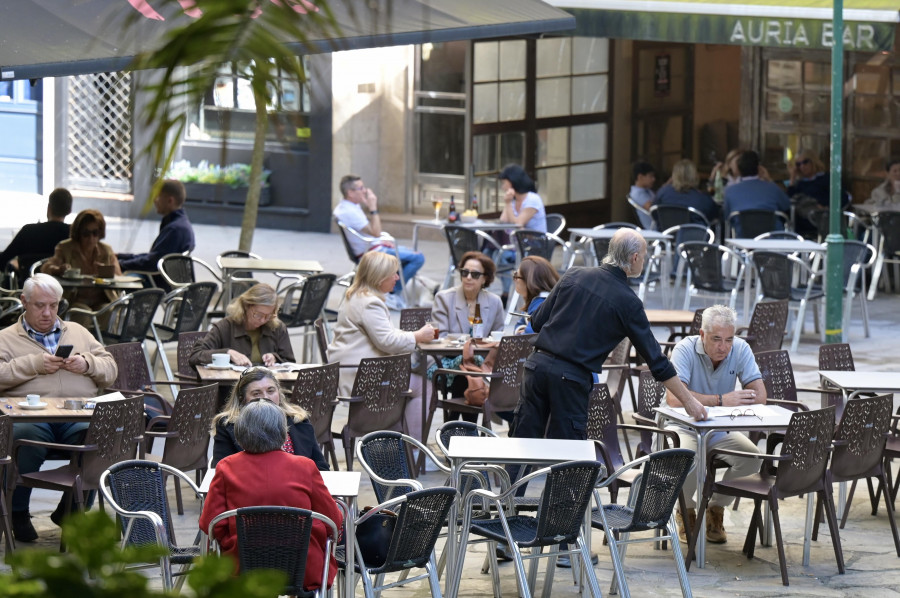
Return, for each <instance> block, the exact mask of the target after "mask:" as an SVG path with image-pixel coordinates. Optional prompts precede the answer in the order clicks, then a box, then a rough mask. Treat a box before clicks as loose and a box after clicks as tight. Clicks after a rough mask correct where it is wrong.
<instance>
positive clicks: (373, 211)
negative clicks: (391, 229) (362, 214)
mask: <svg viewBox="0 0 900 598" xmlns="http://www.w3.org/2000/svg"><path fill="white" fill-rule="evenodd" d="M369 214H370V215H372V216H375V215H377V214H378V210H369Z"/></svg>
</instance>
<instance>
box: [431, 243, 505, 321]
mask: <svg viewBox="0 0 900 598" xmlns="http://www.w3.org/2000/svg"><path fill="white" fill-rule="evenodd" d="M456 271H457V272H459V279H460V282H459V285H457V286H455V287H453V288H450V289H446V290H444V291H441V292H439V293H438V294H437V295H435V296H434V305H433V306H432V308H431V319H432V320H433V321H434V323H435V324H437V326H438V330H440V335H441V336H446V335H447V334H448V333H456V334H469V333H470V331H471V327H472V324H471V322H472V320H473V319H474V318H475V305H476V304H477V305H480V306H481V319H482V321H483V322H484V334H485V336H488V335H489V334H490V333H491V332H493V331H495V330H503V320H504V317H505V316H506V314H505V313H504V311H503V302H502V301H501V300H500V297H498V296H497V295H495V294H494V293H491V292H490V291H488V290H487V287H489V286H491V283H492V282H494V275H495V274H496V272H497V267H496V266H495V265H494V261H493V260H492V259H491V258H489V257H488V256H486V255H484V254H483V253H481V252H480V251H468V252H466V253H465V254H463V256H462V259H461V260H459V265H458V268H457V270H456Z"/></svg>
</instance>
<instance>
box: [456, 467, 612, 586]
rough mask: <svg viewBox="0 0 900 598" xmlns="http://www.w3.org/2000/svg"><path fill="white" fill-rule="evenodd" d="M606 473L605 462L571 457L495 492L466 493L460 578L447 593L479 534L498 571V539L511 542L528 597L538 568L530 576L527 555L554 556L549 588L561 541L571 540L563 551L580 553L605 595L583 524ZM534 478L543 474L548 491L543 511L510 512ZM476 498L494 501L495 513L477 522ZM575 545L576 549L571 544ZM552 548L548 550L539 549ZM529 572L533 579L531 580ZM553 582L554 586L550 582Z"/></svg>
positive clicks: (591, 583)
mask: <svg viewBox="0 0 900 598" xmlns="http://www.w3.org/2000/svg"><path fill="white" fill-rule="evenodd" d="M603 473H604V467H603V465H602V464H601V463H599V462H598V461H569V462H567V463H560V464H558V465H553V466H552V467H547V468H544V469H541V470H538V471H536V472H534V473H532V474H530V475H527V476H525V477H523V478H522V479H520V480H519V481H518V482H516V483H515V484H513V485H512V486H511V487H510V488H509V489H508V490H506V491H505V492H502V493H500V494H496V493H493V492H490V491H487V490H473V491H472V492H470V493H469V495H468V496H467V497H466V502H465V508H464V509H463V512H464V513H465V518H464V520H463V528H462V535H461V537H460V544H459V545H460V551H459V562H458V563H457V570H456V577H455V579H453V580H452V581H451V583H452V585H451V589H450V591H448V593H447V594H448V595H450V596H453V595H455V594H454V591H455V590H457V589H458V588H459V577H460V575H461V573H462V569H463V564H464V562H465V556H466V552H467V551H466V549H465V548H466V545H467V543H468V540H469V534H470V533H471V534H474V535H476V536H480V537H482V538H485V539H487V540H488V541H489V542H490V548H489V549H488V555H489V556H490V557H491V561H492V563H491V565H492V566H491V570H492V571H494V572H496V571H497V566H496V565H497V563H496V554H495V549H496V543H497V542H503V543H506V544H507V545H508V546H509V547H510V551H511V552H512V553H513V561H514V562H515V567H516V578H517V581H518V585H519V593H520V595H521V596H523V597H525V598H530V597H531V596H532V589H533V587H534V581H535V580H534V577H535V575H536V573H537V571H536V568H532V569H531V573H532V575H531V576H528V575H526V573H525V565H524V563H523V559H527V560H532V559H538V558H548V557H549V558H550V563H549V564H548V572H547V575H546V576H545V579H544V584H545V587H552V585H553V571H554V569H555V567H554V565H555V561H556V557H557V556H558V555H559V554H560V550H559V545H560V544H567V545H568V548H567V549H566V550H565V551H564V552H562V554H570V555H576V556H577V557H578V558H580V559H581V566H582V567H583V571H584V573H585V575H586V577H587V580H588V585H589V586H590V588H591V593H592V594H593V596H595V598H600V586H599V584H598V583H597V577H596V575H595V573H594V567H593V566H592V564H591V555H590V553H589V551H588V546H587V543H586V541H585V539H584V534H583V530H582V523H584V516H585V512H586V511H587V509H588V508H590V504H591V496H592V493H593V489H594V486H595V485H596V483H597V479H598V478H599V477H600V476H601V475H602V474H603ZM535 478H544V485H543V490H542V492H541V497H540V501H539V506H538V511H537V514H536V515H535V516H531V515H507V513H506V512H505V511H504V504H505V503H506V502H507V501H508V499H509V498H510V497H512V496H514V495H515V494H516V492H517V491H518V489H519V488H520V487H521V486H523V485H527V484H528V483H529V482H531V481H533V480H534V479H535ZM476 500H487V501H490V502H491V503H492V504H493V505H494V507H495V509H496V513H497V515H496V517H492V518H490V519H482V520H478V521H475V520H473V518H472V511H473V509H472V507H473V504H474V501H476ZM573 544H575V545H576V548H574V549H573V548H571V545H573ZM544 547H549V548H550V551H549V552H547V553H545V552H543V551H541V550H540V549H542V548H544ZM523 548H531V549H532V551H531V554H528V555H525V556H523V555H522V549H523ZM529 577H530V579H529ZM493 581H494V594H495V595H499V575H497V574H495V575H494V576H493ZM548 584H549V585H548Z"/></svg>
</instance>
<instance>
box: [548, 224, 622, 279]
mask: <svg viewBox="0 0 900 598" xmlns="http://www.w3.org/2000/svg"><path fill="white" fill-rule="evenodd" d="M605 228H612V229H617V228H630V229H632V230H639V227H638V225H636V224H632V223H631V222H607V223H606V224H598V225H597V226H595V227H593V230H601V229H605ZM608 250H609V239H591V238H588V237H577V238H576V239H574V240H573V241H570V242H569V244H568V248H567V253H568V258H565V259H564V260H563V265H564V266H565V267H566V268H571V267H572V265H573V264H574V263H575V259H576V258H577V257H578V256H581V261H582V263H583V264H584V265H585V266H588V265H591V263H593V264H594V265H596V264H599V263H600V261H601V260H602V259H603V257H604V256H605V255H606V254H607V253H608Z"/></svg>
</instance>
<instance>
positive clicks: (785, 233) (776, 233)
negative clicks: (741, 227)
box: [753, 230, 803, 241]
mask: <svg viewBox="0 0 900 598" xmlns="http://www.w3.org/2000/svg"><path fill="white" fill-rule="evenodd" d="M753 239H754V240H755V241H762V240H764V239H783V240H788V241H802V240H803V235H801V234H799V233H795V232H791V231H789V230H773V231H772V232H768V233H763V234H761V235H757V236H755V237H753Z"/></svg>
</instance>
